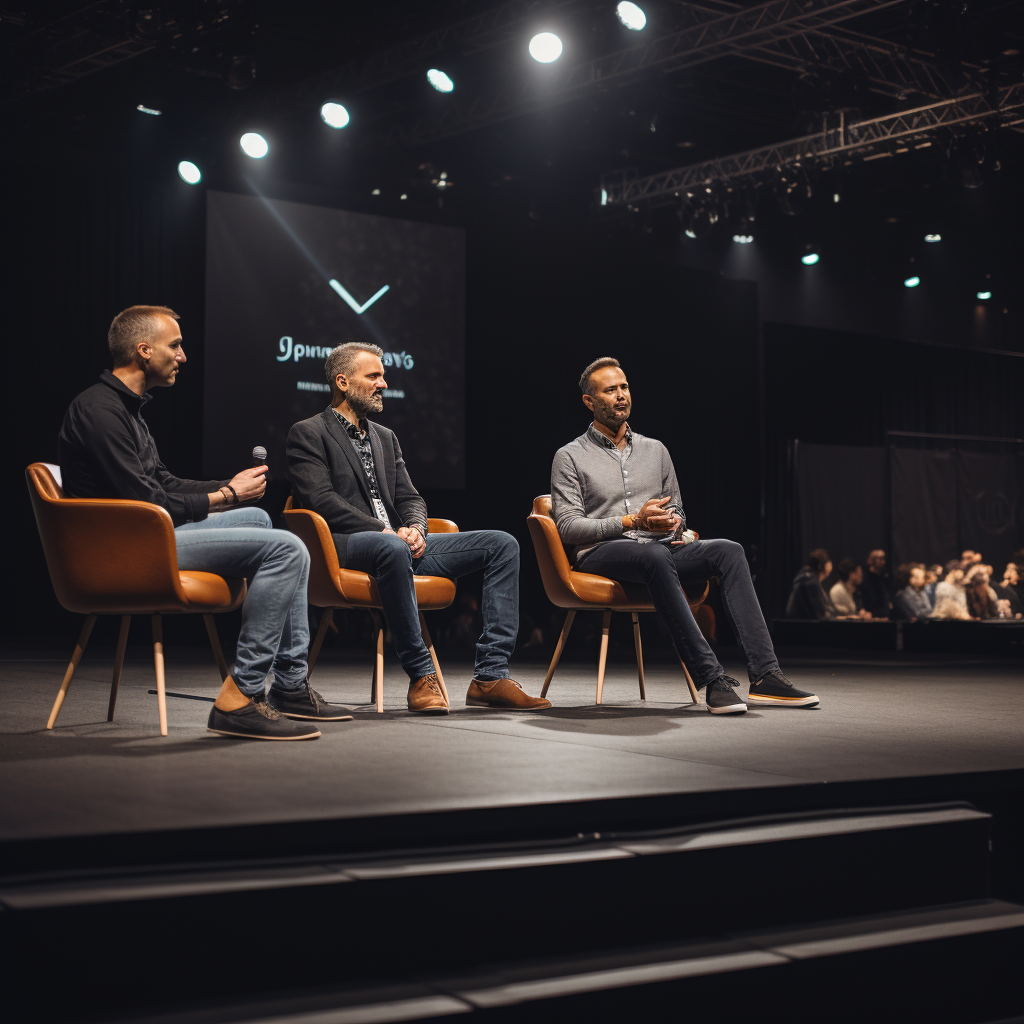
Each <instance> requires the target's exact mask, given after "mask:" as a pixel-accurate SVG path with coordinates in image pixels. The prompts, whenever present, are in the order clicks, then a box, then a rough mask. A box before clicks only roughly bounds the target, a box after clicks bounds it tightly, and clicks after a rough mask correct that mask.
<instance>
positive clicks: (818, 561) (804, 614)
mask: <svg viewBox="0 0 1024 1024" xmlns="http://www.w3.org/2000/svg"><path fill="white" fill-rule="evenodd" d="M831 574H832V562H831V560H830V559H829V557H828V552H827V551H826V550H825V549H824V548H815V549H814V550H813V551H812V552H811V553H810V554H809V555H808V556H807V564H806V565H805V566H804V567H803V568H802V569H801V570H800V571H799V572H798V573H797V574H796V576H795V577H794V578H793V589H792V590H791V591H790V594H789V600H788V601H787V602H786V618H787V619H834V618H835V617H836V610H835V607H834V606H833V605H832V602H831V601H830V600H829V599H828V597H826V595H825V590H824V588H823V587H822V585H821V584H822V581H823V580H826V579H828V577H829V576H830V575H831Z"/></svg>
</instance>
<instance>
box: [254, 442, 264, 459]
mask: <svg viewBox="0 0 1024 1024" xmlns="http://www.w3.org/2000/svg"><path fill="white" fill-rule="evenodd" d="M252 457H253V458H254V459H256V460H257V461H258V462H266V461H267V449H266V448H264V447H263V445H261V444H258V445H256V447H255V448H253V450H252Z"/></svg>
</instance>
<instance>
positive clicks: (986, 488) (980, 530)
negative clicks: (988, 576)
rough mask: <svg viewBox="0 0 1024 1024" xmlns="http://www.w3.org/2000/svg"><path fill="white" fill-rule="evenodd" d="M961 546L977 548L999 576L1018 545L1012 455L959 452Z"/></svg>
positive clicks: (1016, 460)
mask: <svg viewBox="0 0 1024 1024" xmlns="http://www.w3.org/2000/svg"><path fill="white" fill-rule="evenodd" d="M955 462H956V469H957V485H958V486H957V491H958V497H959V501H958V503H957V509H958V512H959V517H960V538H959V540H960V547H959V549H958V551H959V550H963V549H964V548H971V549H973V550H974V551H980V552H981V554H982V556H983V557H984V559H985V561H986V562H987V563H988V564H989V565H992V566H993V567H994V568H995V569H996V572H997V574H998V575H999V577H1000V578H1002V570H1003V567H1004V566H1005V565H1006V563H1007V562H1008V561H1009V560H1010V556H1011V555H1012V554H1013V552H1014V551H1016V550H1017V549H1018V548H1019V547H1020V544H1021V531H1020V527H1019V525H1018V517H1017V507H1018V504H1019V503H1018V500H1017V491H1018V481H1019V477H1018V466H1019V465H1020V458H1019V457H1015V456H1014V455H1012V454H1007V453H1000V454H995V453H993V454H985V453H981V452H967V451H958V452H956V455H955Z"/></svg>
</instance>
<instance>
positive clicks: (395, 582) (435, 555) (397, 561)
mask: <svg viewBox="0 0 1024 1024" xmlns="http://www.w3.org/2000/svg"><path fill="white" fill-rule="evenodd" d="M345 567H346V568H348V569H358V570H359V571H360V572H365V573H369V574H370V575H371V576H373V577H374V578H375V579H376V581H377V592H378V593H379V594H380V601H381V604H382V605H383V606H384V614H385V615H386V616H387V619H388V624H389V625H390V626H391V633H392V635H393V636H394V638H395V648H396V649H397V651H398V658H399V660H400V661H401V663H402V668H403V669H405V671H406V672H407V673H408V675H409V678H410V679H412V680H416V679H419V678H421V677H422V676H425V675H429V674H430V673H431V672H433V671H434V663H433V662H432V661H431V660H430V652H429V651H428V650H427V648H426V645H425V644H424V643H423V638H422V636H421V635H420V625H419V611H418V610H417V607H416V588H415V586H414V584H413V581H412V578H413V574H414V573H415V575H417V576H444V577H445V578H446V579H450V580H454V579H458V578H459V577H460V576H467V575H469V573H471V572H476V571H477V570H479V569H483V571H484V594H483V608H482V615H483V625H484V628H483V632H482V633H481V634H480V639H479V641H478V642H477V645H476V666H475V668H474V670H473V675H474V677H475V678H476V679H479V680H481V681H482V682H486V681H489V680H492V679H506V678H508V671H509V668H508V663H509V659H510V658H511V657H512V652H513V650H515V646H516V635H517V634H518V632H519V544H518V543H517V542H516V539H515V537H512V536H510V535H509V534H507V533H501V532H500V531H499V530H470V531H469V532H467V533H437V534H431V535H430V536H429V537H427V550H426V551H425V552H424V554H423V557H422V558H420V559H415V560H414V559H413V557H412V551H410V549H409V545H408V544H406V543H405V541H404V540H402V539H401V537H399V536H398V535H397V534H394V533H376V532H373V531H367V532H365V533H351V534H349V535H348V554H347V559H346V562H345Z"/></svg>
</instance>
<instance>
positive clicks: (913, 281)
mask: <svg viewBox="0 0 1024 1024" xmlns="http://www.w3.org/2000/svg"><path fill="white" fill-rule="evenodd" d="M920 283H921V278H919V277H917V276H916V275H915V276H914V277H908V278H907V279H906V280H905V281H904V282H903V287H904V288H916V287H917V286H918V285H919V284H920Z"/></svg>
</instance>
